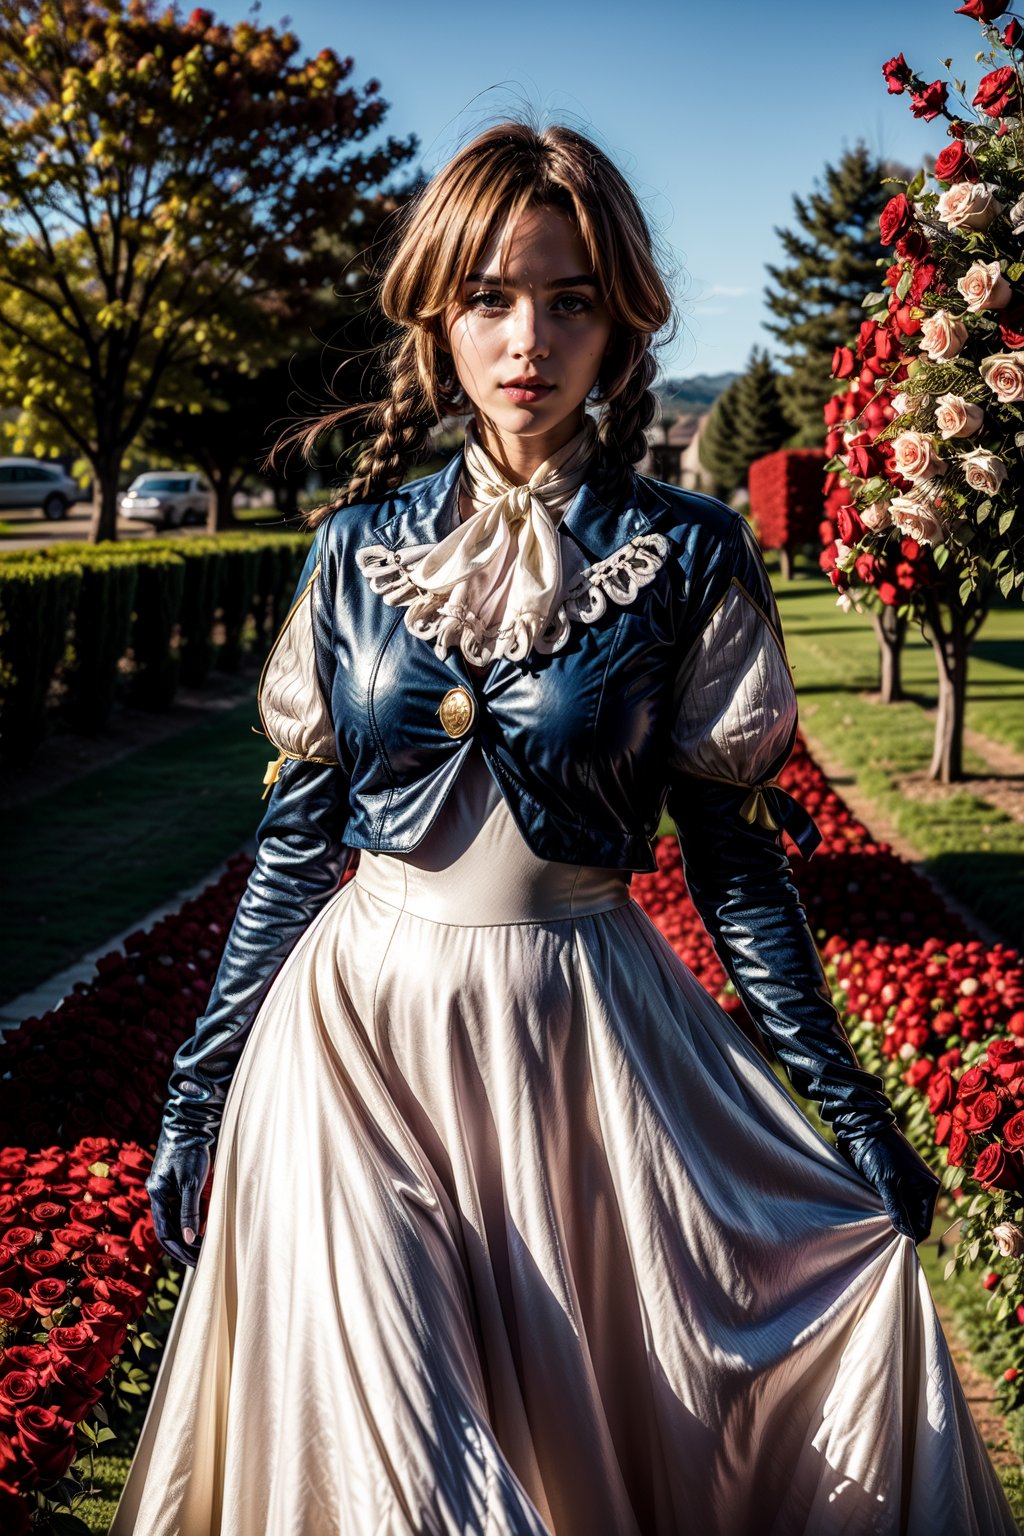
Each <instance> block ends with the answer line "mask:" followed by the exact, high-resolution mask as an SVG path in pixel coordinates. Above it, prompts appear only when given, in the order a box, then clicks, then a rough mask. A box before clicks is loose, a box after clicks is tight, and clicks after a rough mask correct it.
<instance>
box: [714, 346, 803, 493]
mask: <svg viewBox="0 0 1024 1536" xmlns="http://www.w3.org/2000/svg"><path fill="white" fill-rule="evenodd" d="M733 414H734V419H735V435H734V452H735V455H736V458H737V460H738V461H739V463H740V464H741V465H742V466H743V479H744V480H745V479H746V476H747V471H748V470H749V468H750V466H751V464H752V463H753V462H754V460H755V459H760V458H762V457H763V456H764V454H766V453H774V452H775V450H776V448H781V447H783V446H784V444H785V443H787V442H788V441H789V439H790V437H792V435H793V428H792V426H791V424H790V422H789V419H788V418H787V416H786V413H785V410H784V409H783V405H782V396H781V393H780V390H779V375H778V372H777V371H776V369H775V367H774V365H773V363H772V360H771V358H770V357H769V356H768V352H767V350H765V351H762V352H758V350H757V348H756V347H755V348H754V349H753V351H752V352H751V354H750V361H749V363H748V364H747V371H746V373H744V374H741V376H740V378H739V381H738V383H737V388H736V404H735V407H734V412H733ZM819 435H820V434H819Z"/></svg>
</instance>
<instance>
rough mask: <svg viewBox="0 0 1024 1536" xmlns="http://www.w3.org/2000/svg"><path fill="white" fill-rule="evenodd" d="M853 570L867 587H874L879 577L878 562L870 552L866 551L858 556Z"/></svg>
mask: <svg viewBox="0 0 1024 1536" xmlns="http://www.w3.org/2000/svg"><path fill="white" fill-rule="evenodd" d="M853 568H854V570H855V571H856V572H857V575H858V576H859V577H860V579H861V581H862V582H864V584H865V586H868V587H870V586H873V585H874V583H875V581H876V579H877V576H878V561H877V560H876V559H875V557H874V555H873V554H872V553H871V552H870V550H867V549H866V550H865V551H864V553H863V554H861V555H858V556H857V559H856V560H855V561H854V567H853Z"/></svg>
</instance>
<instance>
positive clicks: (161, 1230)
mask: <svg viewBox="0 0 1024 1536" xmlns="http://www.w3.org/2000/svg"><path fill="white" fill-rule="evenodd" d="M348 816H349V805H348V776H347V774H346V772H345V771H344V770H343V769H342V768H341V767H340V766H339V765H338V764H337V763H318V762H313V761H312V760H309V759H296V758H289V759H288V760H287V761H286V762H285V764H284V766H283V767H282V769H281V772H280V774H279V776H278V779H277V782H276V783H275V784H274V787H273V791H272V793H271V796H270V799H269V801H268V803H267V809H266V813H265V814H264V816H263V819H262V821H261V822H260V824H259V827H258V829H257V832H256V841H257V853H256V864H255V867H254V868H253V871H252V873H251V874H250V876H249V881H248V884H247V886H246V888H245V890H244V891H243V893H242V898H241V900H240V902H239V904H238V909H237V911H236V913H235V917H234V921H233V923H232V925H231V931H230V932H229V934H228V938H227V943H226V944H225V946H224V953H223V955H222V956H221V961H220V965H219V967H218V970H217V976H216V979H215V981H214V984H213V990H212V992H211V994H210V1001H209V1003H208V1005H207V1008H206V1011H205V1013H204V1014H203V1016H202V1018H201V1019H199V1021H198V1023H197V1024H196V1028H195V1032H194V1033H193V1034H192V1036H191V1037H190V1038H189V1039H188V1040H186V1041H185V1042H184V1044H183V1045H181V1046H180V1047H179V1048H178V1050H177V1052H176V1053H175V1057H174V1068H173V1071H172V1073H171V1077H170V1082H169V1088H170V1093H169V1096H168V1099H167V1103H166V1106H165V1108H164V1116H163V1124H162V1127H161V1131H160V1138H159V1140H158V1142H157V1148H156V1153H155V1155H154V1159H153V1167H152V1170H151V1172H150V1175H149V1178H148V1179H147V1181H146V1188H147V1190H148V1192H149V1197H150V1204H151V1206H152V1210H153V1224H154V1226H155V1228H156V1235H157V1237H158V1239H159V1241H160V1243H161V1244H162V1246H163V1247H164V1248H165V1249H166V1251H167V1252H168V1253H169V1254H171V1256H172V1257H173V1258H175V1259H177V1260H178V1262H179V1263H182V1264H188V1265H195V1263H196V1262H197V1259H198V1255H199V1240H198V1234H199V1196H200V1193H201V1192H202V1189H203V1186H204V1184H205V1183H206V1176H207V1172H208V1171H209V1167H210V1161H211V1158H212V1155H213V1148H214V1143H215V1142H216V1139H217V1135H218V1132H219V1129H220V1121H221V1116H222V1114H223V1110H224V1103H225V1100H226V1098H227V1092H228V1088H229V1086H230V1083H231V1079H232V1077H233V1075H234V1071H235V1068H236V1066H237V1065H238V1060H239V1057H240V1056H241V1054H242V1048H243V1046H244V1045H245V1042H246V1039H247V1038H248V1035H249V1030H250V1029H251V1027H252V1024H253V1021H254V1019H255V1018H256V1015H257V1013H258V1012H259V1009H260V1006H261V1005H262V1003H263V1000H264V998H265V997H266V995H267V993H268V992H269V991H270V987H271V984H272V982H273V980H274V977H275V976H276V974H277V972H278V971H279V970H280V968H281V966H282V965H283V964H284V961H285V960H286V959H287V957H288V955H289V954H290V953H291V951H292V949H293V948H294V946H295V944H296V942H297V941H298V939H299V938H300V937H301V935H302V934H303V933H304V932H305V930H306V929H307V928H308V927H309V925H310V923H311V922H312V921H313V918H314V917H315V916H316V915H317V913H318V912H319V911H320V909H321V908H322V907H323V906H324V905H325V904H326V902H327V901H329V899H330V898H331V896H332V895H333V894H334V893H335V891H336V890H337V888H338V885H339V883H340V881H341V878H342V875H343V874H344V873H345V870H346V869H347V867H348V865H349V863H350V862H351V861H352V860H353V859H354V858H355V856H356V850H355V849H354V848H348V847H346V846H345V845H344V844H343V843H342V841H341V838H342V834H343V832H344V830H345V826H346V824H347V821H348ZM185 1227H188V1228H189V1229H190V1230H191V1231H192V1233H193V1238H192V1239H191V1240H190V1239H188V1238H186V1237H185V1235H184V1232H183V1229H184V1228H185Z"/></svg>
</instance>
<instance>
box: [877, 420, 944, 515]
mask: <svg viewBox="0 0 1024 1536" xmlns="http://www.w3.org/2000/svg"><path fill="white" fill-rule="evenodd" d="M892 457H893V463H894V465H895V466H896V469H897V471H898V472H899V474H901V475H902V476H903V478H904V479H905V480H912V481H914V482H915V483H916V482H917V481H919V480H931V479H934V478H936V477H938V476H940V475H944V474H945V473H946V468H947V465H946V461H945V459H943V458H942V457H941V456H940V455H939V454H938V453H937V452H936V450H935V445H934V443H933V442H932V440H931V438H930V437H926V436H925V434H924V433H923V432H901V433H900V435H899V437H896V438H894V439H893V444H892ZM890 511H891V512H892V516H893V518H895V517H896V510H895V506H893V507H891V508H890Z"/></svg>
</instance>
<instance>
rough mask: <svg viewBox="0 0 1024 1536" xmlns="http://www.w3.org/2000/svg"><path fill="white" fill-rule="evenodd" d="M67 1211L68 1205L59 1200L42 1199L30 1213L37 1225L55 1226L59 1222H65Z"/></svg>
mask: <svg viewBox="0 0 1024 1536" xmlns="http://www.w3.org/2000/svg"><path fill="white" fill-rule="evenodd" d="M67 1213H68V1208H67V1206H66V1205H61V1204H60V1202H59V1201H57V1200H40V1201H39V1203H38V1204H37V1205H34V1206H33V1207H32V1209H31V1210H30V1211H29V1213H28V1214H29V1216H30V1217H31V1218H32V1220H33V1221H34V1222H35V1224H36V1226H37V1227H55V1226H56V1225H57V1224H58V1222H63V1220H64V1218H65V1216H66V1215H67Z"/></svg>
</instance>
